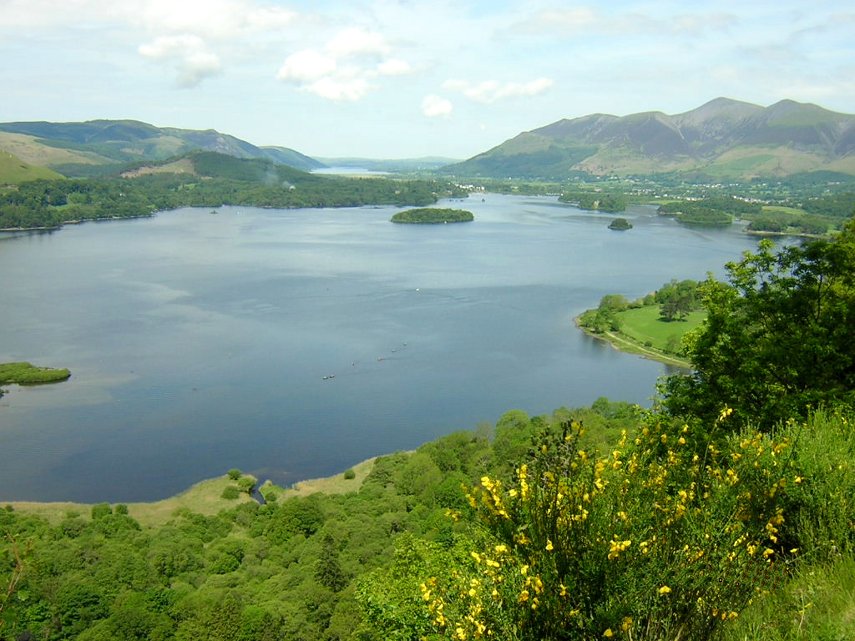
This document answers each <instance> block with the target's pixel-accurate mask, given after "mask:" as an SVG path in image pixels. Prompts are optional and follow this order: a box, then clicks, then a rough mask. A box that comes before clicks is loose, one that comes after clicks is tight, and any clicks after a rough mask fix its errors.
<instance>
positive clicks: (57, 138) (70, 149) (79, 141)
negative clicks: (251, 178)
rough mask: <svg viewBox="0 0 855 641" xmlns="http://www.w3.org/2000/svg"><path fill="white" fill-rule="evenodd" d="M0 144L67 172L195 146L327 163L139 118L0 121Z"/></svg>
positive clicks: (26, 159) (308, 165) (301, 163)
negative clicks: (81, 120) (159, 124)
mask: <svg viewBox="0 0 855 641" xmlns="http://www.w3.org/2000/svg"><path fill="white" fill-rule="evenodd" d="M0 150H2V151H5V152H6V153H7V154H11V155H13V156H14V157H16V158H17V159H19V160H20V161H21V163H22V164H23V165H29V166H35V167H47V168H49V169H52V170H54V171H57V172H59V173H61V174H65V175H68V176H75V175H93V174H98V173H104V172H109V171H115V169H116V168H117V167H122V166H127V165H128V164H130V163H134V162H152V161H161V160H166V159H168V158H172V157H175V156H180V155H182V154H186V153H188V152H191V151H214V152H218V153H222V154H226V155H229V156H234V157H236V158H257V159H262V160H272V161H273V162H275V163H277V164H282V165H288V166H290V167H294V168H295V169H302V170H304V171H309V170H311V169H317V168H320V167H323V166H324V165H323V163H321V162H319V161H317V160H315V159H313V158H310V157H308V156H306V155H304V154H301V153H300V152H298V151H294V150H293V149H288V148H287V147H257V146H255V145H253V144H251V143H248V142H246V141H245V140H240V139H239V138H235V137H234V136H230V135H228V134H222V133H220V132H218V131H215V130H213V129H207V130H204V131H199V130H193V129H177V128H175V127H155V126H154V125H150V124H148V123H144V122H139V121H136V120H90V121H87V122H65V123H54V122H9V123H0Z"/></svg>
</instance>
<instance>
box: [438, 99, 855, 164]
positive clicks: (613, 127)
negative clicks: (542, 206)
mask: <svg viewBox="0 0 855 641" xmlns="http://www.w3.org/2000/svg"><path fill="white" fill-rule="evenodd" d="M444 171H446V172H448V173H454V174H456V175H462V176H484V177H492V178H507V177H518V178H546V179H566V178H568V177H570V176H572V175H574V173H576V172H585V173H588V174H594V175H606V174H618V175H630V174H656V173H664V172H700V173H702V174H705V175H707V176H708V177H710V178H713V179H718V178H733V179H740V180H746V179H751V178H755V177H785V176H789V175H793V174H800V173H806V172H807V173H810V172H814V171H832V172H839V173H843V174H848V175H855V116H853V115H850V114H842V113H836V112H833V111H828V110H826V109H823V108H822V107H819V106H817V105H813V104H805V103H798V102H794V101H792V100H782V101H780V102H778V103H776V104H774V105H771V106H770V107H765V108H764V107H760V106H758V105H753V104H749V103H746V102H740V101H736V100H730V99H728V98H717V99H715V100H712V101H710V102H708V103H706V104H704V105H702V106H701V107H698V108H697V109H693V110H691V111H688V112H686V113H682V114H676V115H668V114H664V113H662V112H659V111H652V112H646V113H638V114H631V115H628V116H624V117H618V116H612V115H607V114H592V115H588V116H583V117H581V118H574V119H572V120H560V121H558V122H554V123H552V124H550V125H547V126H545V127H540V128H538V129H534V130H532V131H528V132H523V133H521V134H519V135H518V136H516V137H514V138H512V139H510V140H508V141H505V142H504V143H502V144H501V145H498V146H497V147H494V148H493V149H490V150H489V151H487V152H484V153H482V154H479V155H477V156H474V157H473V158H470V159H469V160H466V161H464V162H462V163H458V164H455V165H450V166H448V167H445V168H444Z"/></svg>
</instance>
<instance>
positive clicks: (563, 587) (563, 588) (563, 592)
mask: <svg viewBox="0 0 855 641" xmlns="http://www.w3.org/2000/svg"><path fill="white" fill-rule="evenodd" d="M558 587H559V588H560V590H559V592H558V596H567V586H566V585H564V584H563V583H559V584H558Z"/></svg>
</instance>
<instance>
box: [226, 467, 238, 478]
mask: <svg viewBox="0 0 855 641" xmlns="http://www.w3.org/2000/svg"><path fill="white" fill-rule="evenodd" d="M228 477H229V478H230V479H231V480H232V481H237V480H238V479H239V478H240V477H241V471H240V470H239V469H237V468H236V467H233V468H232V469H230V470H229V471H228Z"/></svg>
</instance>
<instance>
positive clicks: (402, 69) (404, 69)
mask: <svg viewBox="0 0 855 641" xmlns="http://www.w3.org/2000/svg"><path fill="white" fill-rule="evenodd" d="M412 70H413V68H412V67H411V66H410V63H409V62H407V61H406V60H399V59H398V58H389V59H388V60H384V61H383V62H381V63H380V64H378V65H377V73H379V74H380V75H381V76H403V75H405V74H408V73H410V72H412Z"/></svg>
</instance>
